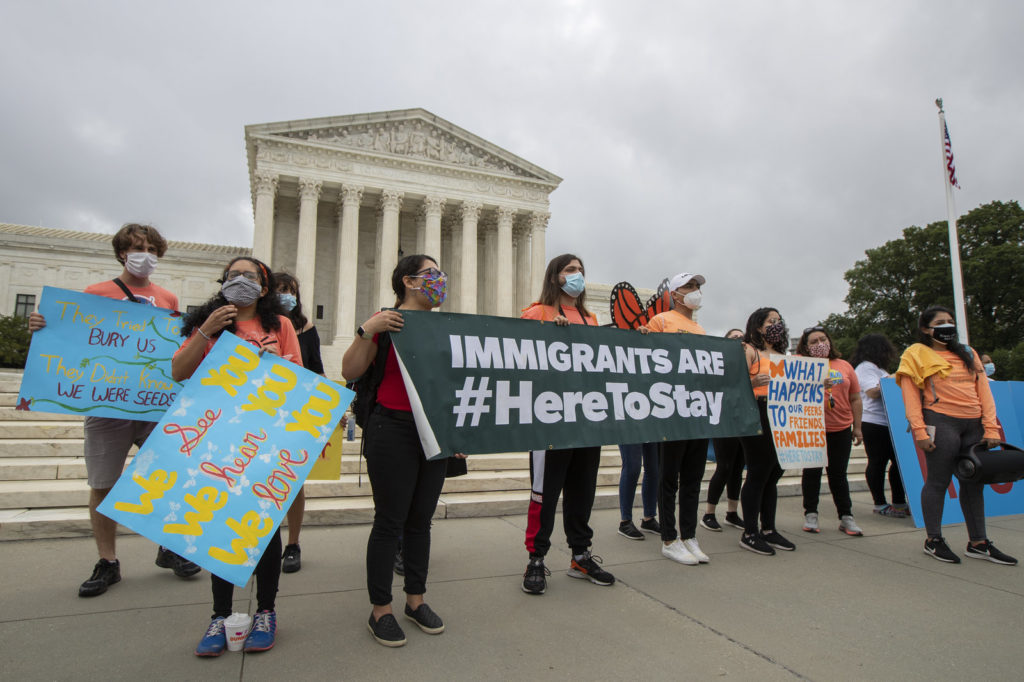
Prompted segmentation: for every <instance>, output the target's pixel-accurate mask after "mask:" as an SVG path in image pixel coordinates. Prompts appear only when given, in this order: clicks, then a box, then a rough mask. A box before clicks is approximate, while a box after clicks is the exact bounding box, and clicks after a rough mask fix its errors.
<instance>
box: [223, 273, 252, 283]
mask: <svg viewBox="0 0 1024 682" xmlns="http://www.w3.org/2000/svg"><path fill="white" fill-rule="evenodd" d="M235 277H245V278H246V279H247V280H250V281H253V282H258V281H260V275H259V273H258V272H253V271H252V270H228V271H227V272H225V273H224V281H227V280H229V279H234V278H235Z"/></svg>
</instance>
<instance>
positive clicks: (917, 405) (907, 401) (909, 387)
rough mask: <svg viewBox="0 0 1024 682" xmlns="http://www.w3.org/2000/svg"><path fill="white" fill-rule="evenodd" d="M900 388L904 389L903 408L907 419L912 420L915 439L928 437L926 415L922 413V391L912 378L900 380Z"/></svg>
mask: <svg viewBox="0 0 1024 682" xmlns="http://www.w3.org/2000/svg"><path fill="white" fill-rule="evenodd" d="M900 390H901V391H903V408H904V410H905V411H906V413H907V421H908V422H910V431H911V433H912V434H913V436H914V440H915V441H918V440H924V439H926V438H928V431H927V430H925V428H924V415H923V414H922V413H921V391H920V390H919V389H918V388H917V386H915V385H914V382H913V381H911V380H910V379H906V380H905V381H901V382H900Z"/></svg>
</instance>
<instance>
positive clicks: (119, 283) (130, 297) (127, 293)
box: [113, 277, 141, 303]
mask: <svg viewBox="0 0 1024 682" xmlns="http://www.w3.org/2000/svg"><path fill="white" fill-rule="evenodd" d="M113 281H114V284H116V285H117V286H118V287H120V288H121V291H123V292H124V295H125V296H127V297H128V300H129V301H131V302H133V303H140V302H141V301H139V299H137V298H135V294H133V293H132V290H131V289H129V288H128V287H127V286H125V284H124V282H122V281H121V278H120V277H115V278H114V280H113Z"/></svg>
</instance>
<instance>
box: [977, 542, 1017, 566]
mask: <svg viewBox="0 0 1024 682" xmlns="http://www.w3.org/2000/svg"><path fill="white" fill-rule="evenodd" d="M964 556H967V557H970V558H972V559H987V560H989V561H991V562H992V563H994V564H1002V565H1003V566H1016V565H1017V560H1016V559H1014V558H1013V557H1012V556H1010V555H1009V554H1003V553H1002V552H1000V551H999V550H998V549H996V546H995V545H993V544H992V541H991V540H985V542H983V543H981V544H980V545H972V544H969V543H968V545H967V551H965V552H964Z"/></svg>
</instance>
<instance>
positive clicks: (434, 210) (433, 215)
mask: <svg viewBox="0 0 1024 682" xmlns="http://www.w3.org/2000/svg"><path fill="white" fill-rule="evenodd" d="M442 211H444V199H443V198H442V197H439V196H434V195H430V196H427V197H426V198H425V199H424V200H423V214H424V216H425V217H426V225H425V226H424V227H425V229H424V233H423V234H424V238H423V250H422V251H421V252H420V253H425V254H427V255H428V256H431V257H433V258H440V257H441V213H442Z"/></svg>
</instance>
